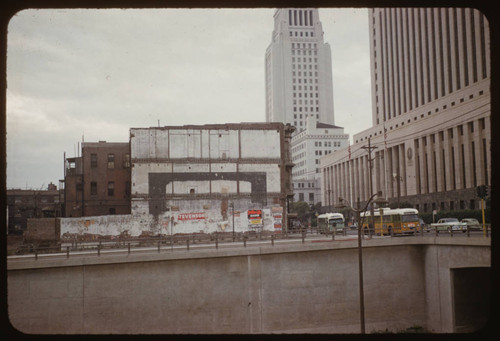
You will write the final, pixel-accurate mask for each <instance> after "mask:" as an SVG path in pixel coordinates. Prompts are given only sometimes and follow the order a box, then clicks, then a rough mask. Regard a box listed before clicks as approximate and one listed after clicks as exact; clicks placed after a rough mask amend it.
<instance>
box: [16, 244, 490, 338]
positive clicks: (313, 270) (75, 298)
mask: <svg viewBox="0 0 500 341" xmlns="http://www.w3.org/2000/svg"><path fill="white" fill-rule="evenodd" d="M356 245H357V242H356V241H335V242H323V243H305V244H293V245H280V246H278V245H275V246H274V247H272V246H266V247H252V248H250V247H249V248H238V249H236V248H235V249H219V250H218V251H216V250H205V251H190V252H187V251H186V252H174V253H170V252H165V253H148V254H133V253H132V254H131V255H129V256H126V255H114V256H111V255H109V256H108V255H105V256H104V255H102V256H101V257H97V256H93V257H92V256H91V257H87V258H83V257H82V258H79V257H70V258H69V259H65V258H62V259H52V260H45V259H42V258H40V259H39V260H38V261H34V260H32V261H25V260H9V262H8V304H9V318H10V321H11V323H12V324H13V326H14V327H15V328H17V329H18V330H20V331H22V332H25V333H69V334H73V333H120V334H127V333H133V334H136V333H148V334H150V333H358V332H359V296H358V295H359V287H358V258H357V248H356ZM363 265H364V292H365V314H366V331H367V332H373V331H378V330H385V329H389V330H393V331H396V330H402V329H405V328H408V327H412V326H415V325H417V326H422V327H424V328H426V329H428V330H430V331H434V332H453V312H452V302H451V300H452V297H453V295H452V288H451V284H450V275H449V273H450V268H456V267H489V266H490V244H489V239H486V238H484V239H483V238H477V239H476V238H469V239H467V238H446V237H439V238H432V237H419V238H417V237H415V238H385V239H372V240H366V241H365V242H364V248H363Z"/></svg>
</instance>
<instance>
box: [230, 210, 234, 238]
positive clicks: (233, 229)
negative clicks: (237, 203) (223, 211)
mask: <svg viewBox="0 0 500 341" xmlns="http://www.w3.org/2000/svg"><path fill="white" fill-rule="evenodd" d="M229 207H231V211H232V216H233V242H234V202H231V203H229Z"/></svg>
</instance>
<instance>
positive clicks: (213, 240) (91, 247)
mask: <svg viewBox="0 0 500 341" xmlns="http://www.w3.org/2000/svg"><path fill="white" fill-rule="evenodd" d="M348 231H351V232H354V231H356V233H355V234H350V235H352V236H353V237H357V230H353V229H350V228H348V227H346V228H344V229H343V230H342V231H341V232H340V231H336V230H334V231H332V232H328V233H326V234H325V236H326V237H328V236H331V239H332V240H336V239H337V236H344V237H345V236H347V235H348V234H349V233H348ZM308 232H309V233H308ZM471 232H474V233H473V234H471ZM431 233H433V235H435V236H451V237H453V236H454V235H455V234H458V233H460V234H462V233H466V236H467V237H471V236H476V237H477V236H483V237H489V236H490V235H491V225H490V224H487V225H486V229H485V230H469V229H467V230H466V231H463V232H462V231H453V230H452V231H441V232H439V231H434V229H430V228H428V229H425V230H424V229H421V230H420V231H419V232H416V233H414V234H413V236H414V237H418V236H424V235H428V234H431ZM308 235H309V236H314V235H316V236H318V235H319V232H318V231H317V230H309V231H308V230H302V231H300V232H299V233H278V234H276V233H271V232H268V231H264V232H254V233H252V232H250V233H249V232H245V233H235V234H232V233H231V232H225V233H214V234H186V235H175V236H164V235H160V236H157V237H150V238H128V239H121V240H115V241H110V240H97V241H93V242H89V241H68V240H67V241H64V240H63V241H62V243H60V244H57V245H52V246H46V247H40V246H37V245H32V244H30V245H23V246H21V247H19V248H18V250H17V251H16V255H33V256H34V258H35V260H37V259H38V257H39V255H43V254H51V255H64V254H65V255H66V258H69V257H70V255H71V254H72V253H73V254H76V253H81V252H86V251H87V252H89V253H90V254H96V255H97V256H101V251H103V250H107V251H111V250H120V251H122V250H126V252H127V254H131V253H132V251H138V250H141V249H142V250H144V248H149V249H151V248H154V247H155V246H156V249H157V252H161V251H162V250H166V249H167V248H170V250H171V251H174V247H175V249H181V250H187V251H189V250H190V249H192V248H193V247H194V246H203V247H207V248H215V249H216V250H217V249H219V246H220V245H224V244H226V245H227V244H229V243H233V244H232V245H234V243H237V245H241V246H243V247H247V244H248V242H251V241H253V242H259V243H257V244H255V245H262V243H261V242H262V241H264V242H265V241H268V242H269V244H270V245H272V246H274V245H275V243H276V242H277V241H279V240H290V241H300V240H301V241H302V243H305V240H306V238H307V236H308ZM373 235H374V233H373V231H372V230H369V231H368V236H367V237H368V238H372V236H373ZM431 235H432V234H431ZM390 236H391V237H395V236H398V235H395V234H394V233H393V231H392V230H391V235H390ZM365 237H366V235H365V234H363V238H365ZM240 243H241V244H240ZM237 245H236V246H237Z"/></svg>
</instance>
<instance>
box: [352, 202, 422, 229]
mask: <svg viewBox="0 0 500 341" xmlns="http://www.w3.org/2000/svg"><path fill="white" fill-rule="evenodd" d="M361 217H364V220H363V231H365V233H368V226H369V224H371V222H372V219H371V214H370V212H369V211H368V212H363V213H361ZM374 218H375V226H374V230H373V231H372V232H374V233H375V234H378V235H390V234H391V233H392V234H414V233H415V232H420V228H421V227H420V220H419V218H418V210H416V209H414V208H396V209H390V208H379V209H376V210H375V211H374Z"/></svg>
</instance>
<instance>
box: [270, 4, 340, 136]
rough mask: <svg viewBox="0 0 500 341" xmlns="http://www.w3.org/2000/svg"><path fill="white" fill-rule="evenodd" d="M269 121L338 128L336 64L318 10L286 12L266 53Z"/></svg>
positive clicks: (276, 24) (276, 20)
mask: <svg viewBox="0 0 500 341" xmlns="http://www.w3.org/2000/svg"><path fill="white" fill-rule="evenodd" d="M265 66H266V121H267V122H282V123H285V124H286V123H289V124H292V125H294V126H295V127H296V128H297V132H300V131H301V130H304V129H305V127H306V121H307V118H308V117H314V118H315V119H316V121H320V122H323V123H327V124H334V123H335V122H334V121H335V120H334V113H333V85H332V59H331V51H330V45H329V44H328V43H325V42H324V41H323V28H322V25H321V22H320V20H319V13H318V9H317V8H280V9H277V10H276V12H275V13H274V30H273V34H272V40H271V44H270V45H269V47H268V48H267V50H266V58H265Z"/></svg>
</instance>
